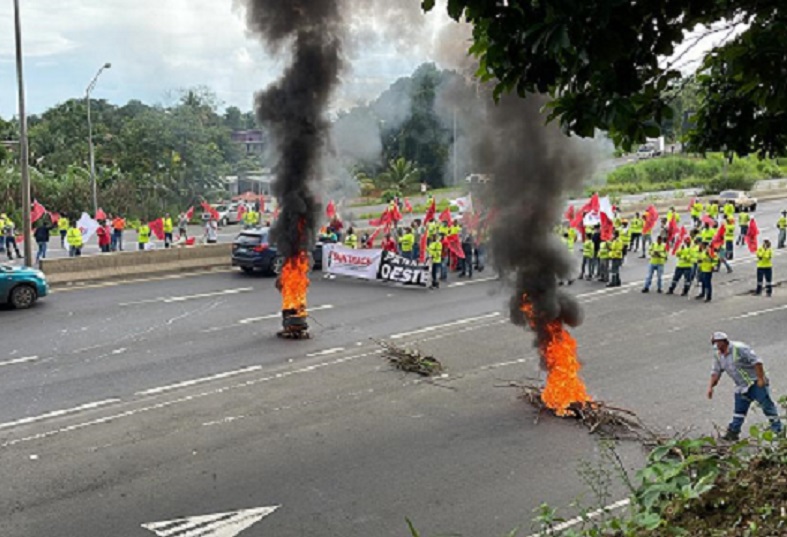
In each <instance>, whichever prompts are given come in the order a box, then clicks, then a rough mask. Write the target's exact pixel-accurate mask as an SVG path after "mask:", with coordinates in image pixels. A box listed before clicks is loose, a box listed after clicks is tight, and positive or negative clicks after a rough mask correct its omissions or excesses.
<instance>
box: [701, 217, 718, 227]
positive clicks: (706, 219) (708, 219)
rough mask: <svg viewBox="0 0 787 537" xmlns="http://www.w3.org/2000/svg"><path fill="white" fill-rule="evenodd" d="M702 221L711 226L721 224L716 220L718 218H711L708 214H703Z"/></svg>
mask: <svg viewBox="0 0 787 537" xmlns="http://www.w3.org/2000/svg"><path fill="white" fill-rule="evenodd" d="M702 223H703V224H708V225H709V226H710V227H716V226H718V225H719V223H718V222H716V220H714V219H713V218H711V217H710V216H708V215H707V214H703V215H702Z"/></svg>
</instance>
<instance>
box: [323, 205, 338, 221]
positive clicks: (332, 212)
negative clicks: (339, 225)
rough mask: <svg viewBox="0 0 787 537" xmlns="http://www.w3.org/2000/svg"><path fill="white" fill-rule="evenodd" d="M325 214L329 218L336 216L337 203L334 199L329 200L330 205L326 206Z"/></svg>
mask: <svg viewBox="0 0 787 537" xmlns="http://www.w3.org/2000/svg"><path fill="white" fill-rule="evenodd" d="M325 214H326V215H327V216H328V220H333V219H334V218H335V217H336V204H335V203H334V202H333V200H331V201H329V202H328V206H327V207H326V208H325Z"/></svg>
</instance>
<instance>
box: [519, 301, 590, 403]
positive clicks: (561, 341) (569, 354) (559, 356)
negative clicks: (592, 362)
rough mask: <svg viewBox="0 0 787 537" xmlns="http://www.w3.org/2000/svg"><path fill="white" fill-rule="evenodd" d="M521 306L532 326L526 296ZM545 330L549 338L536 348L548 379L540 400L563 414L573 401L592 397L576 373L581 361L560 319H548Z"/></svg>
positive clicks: (580, 401)
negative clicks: (542, 359) (543, 363)
mask: <svg viewBox="0 0 787 537" xmlns="http://www.w3.org/2000/svg"><path fill="white" fill-rule="evenodd" d="M521 309H522V312H524V314H525V315H526V316H527V319H528V322H529V323H530V326H531V328H532V327H534V326H535V314H534V312H533V305H532V304H531V303H530V302H529V301H528V300H527V297H524V298H523V302H522V308H521ZM546 331H547V334H548V340H547V341H546V342H545V343H542V344H540V345H539V352H540V353H541V356H542V357H543V358H544V362H545V363H546V367H547V383H546V387H545V388H544V390H543V391H542V392H541V401H543V403H544V404H545V405H546V406H547V408H551V409H552V410H553V411H554V412H555V414H557V415H558V416H565V415H567V414H569V406H570V405H571V404H572V403H588V402H590V401H592V400H593V399H592V398H591V397H590V396H589V395H588V393H587V389H586V388H585V383H584V382H582V379H581V378H580V376H579V370H580V369H581V368H582V364H580V363H579V359H578V358H577V341H576V340H575V339H574V338H573V337H572V336H571V334H569V333H568V331H567V330H566V329H565V328H564V327H563V323H562V322H561V321H559V320H554V321H550V322H549V323H548V324H547V326H546Z"/></svg>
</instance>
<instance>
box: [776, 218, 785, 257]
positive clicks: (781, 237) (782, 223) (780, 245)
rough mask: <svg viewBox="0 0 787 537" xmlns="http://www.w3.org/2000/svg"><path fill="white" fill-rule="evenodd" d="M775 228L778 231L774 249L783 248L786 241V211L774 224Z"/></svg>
mask: <svg viewBox="0 0 787 537" xmlns="http://www.w3.org/2000/svg"><path fill="white" fill-rule="evenodd" d="M776 227H777V228H778V230H779V242H778V243H776V247H777V248H784V242H785V239H787V211H782V215H781V217H779V220H778V221H777V222H776Z"/></svg>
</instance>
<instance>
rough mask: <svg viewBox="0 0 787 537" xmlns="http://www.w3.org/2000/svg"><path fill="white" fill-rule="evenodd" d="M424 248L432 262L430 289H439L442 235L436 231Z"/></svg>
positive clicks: (441, 263)
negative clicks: (435, 234)
mask: <svg viewBox="0 0 787 537" xmlns="http://www.w3.org/2000/svg"><path fill="white" fill-rule="evenodd" d="M426 249H427V252H428V254H429V260H430V261H431V262H432V289H439V288H440V272H441V270H442V266H443V236H442V235H441V234H440V233H438V234H437V236H435V237H434V238H433V239H432V242H430V243H429V246H427V248H426Z"/></svg>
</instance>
